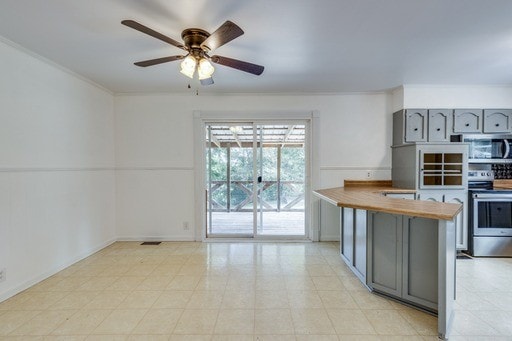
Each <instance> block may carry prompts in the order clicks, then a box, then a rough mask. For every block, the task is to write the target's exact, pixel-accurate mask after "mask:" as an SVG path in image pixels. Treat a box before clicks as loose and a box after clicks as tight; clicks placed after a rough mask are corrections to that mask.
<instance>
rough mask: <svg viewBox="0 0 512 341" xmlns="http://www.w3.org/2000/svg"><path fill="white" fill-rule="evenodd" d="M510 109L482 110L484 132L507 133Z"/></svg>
mask: <svg viewBox="0 0 512 341" xmlns="http://www.w3.org/2000/svg"><path fill="white" fill-rule="evenodd" d="M511 120H512V110H490V109H488V110H484V128H483V132H484V133H509V132H510V131H511V129H512V126H511V124H512V122H511Z"/></svg>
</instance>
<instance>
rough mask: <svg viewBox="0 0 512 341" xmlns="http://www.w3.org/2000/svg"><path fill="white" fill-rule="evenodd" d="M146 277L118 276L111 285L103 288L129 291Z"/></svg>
mask: <svg viewBox="0 0 512 341" xmlns="http://www.w3.org/2000/svg"><path fill="white" fill-rule="evenodd" d="M145 279H146V277H143V276H123V277H119V278H118V279H117V280H116V281H114V282H113V283H112V284H111V285H109V286H108V287H106V288H105V290H110V291H111V290H115V291H130V290H134V289H135V288H137V286H139V285H140V283H142V281H144V280H145Z"/></svg>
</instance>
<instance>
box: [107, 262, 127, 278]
mask: <svg viewBox="0 0 512 341" xmlns="http://www.w3.org/2000/svg"><path fill="white" fill-rule="evenodd" d="M131 267H132V266H131V265H127V264H116V265H109V266H107V267H106V268H105V270H103V272H102V273H101V274H100V276H124V275H125V274H126V273H127V272H128V271H129V270H130V268H131Z"/></svg>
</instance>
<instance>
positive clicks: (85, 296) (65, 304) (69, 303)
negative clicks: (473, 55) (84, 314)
mask: <svg viewBox="0 0 512 341" xmlns="http://www.w3.org/2000/svg"><path fill="white" fill-rule="evenodd" d="M99 294H100V292H99V291H78V292H70V293H69V294H68V295H66V296H64V297H63V298H62V299H61V300H59V301H57V302H56V303H54V304H53V305H51V306H50V307H49V308H48V309H50V310H65V309H82V308H83V307H85V306H86V305H87V304H88V303H90V302H91V300H93V299H94V298H95V297H96V296H98V295H99Z"/></svg>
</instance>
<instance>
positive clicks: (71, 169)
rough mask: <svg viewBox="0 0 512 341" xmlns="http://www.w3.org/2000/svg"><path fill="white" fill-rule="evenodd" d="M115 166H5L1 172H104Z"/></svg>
mask: <svg viewBox="0 0 512 341" xmlns="http://www.w3.org/2000/svg"><path fill="white" fill-rule="evenodd" d="M115 170H116V168H115V167H69V168H68V167H65V168H64V167H62V168H60V167H27V168H23V167H19V168H18V167H3V168H0V173H25V172H27V173H28V172H103V171H115Z"/></svg>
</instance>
